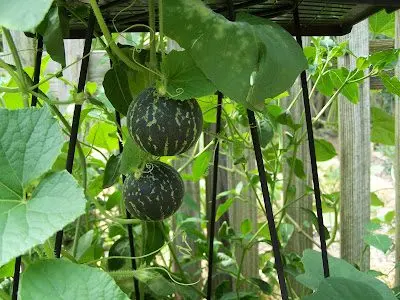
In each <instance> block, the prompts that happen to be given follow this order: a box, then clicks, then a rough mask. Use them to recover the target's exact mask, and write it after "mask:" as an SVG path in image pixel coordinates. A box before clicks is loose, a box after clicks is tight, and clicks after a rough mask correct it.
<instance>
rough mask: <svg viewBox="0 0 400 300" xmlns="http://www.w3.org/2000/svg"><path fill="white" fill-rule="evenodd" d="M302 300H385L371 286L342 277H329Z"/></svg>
mask: <svg viewBox="0 0 400 300" xmlns="http://www.w3.org/2000/svg"><path fill="white" fill-rule="evenodd" d="M303 299H304V300H337V299H346V300H359V299H363V300H385V299H384V298H382V296H381V295H380V294H379V292H378V291H376V289H374V288H373V287H372V286H370V285H368V284H366V283H364V282H360V281H357V280H353V279H350V278H344V277H329V278H325V279H324V280H322V281H321V284H320V285H319V287H318V289H317V291H316V292H315V293H313V294H312V295H310V296H306V297H304V298H303Z"/></svg>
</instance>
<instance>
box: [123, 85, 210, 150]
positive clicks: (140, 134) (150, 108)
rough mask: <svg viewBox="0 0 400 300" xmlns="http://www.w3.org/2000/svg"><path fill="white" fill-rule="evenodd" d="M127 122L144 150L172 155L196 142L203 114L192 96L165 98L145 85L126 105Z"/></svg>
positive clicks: (133, 135) (130, 131) (131, 132)
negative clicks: (180, 99) (127, 107)
mask: <svg viewBox="0 0 400 300" xmlns="http://www.w3.org/2000/svg"><path fill="white" fill-rule="evenodd" d="M127 123H128V129H129V133H130V135H131V136H132V138H133V139H134V140H135V141H136V143H137V144H138V145H139V146H140V147H141V148H142V149H143V150H145V151H147V152H149V153H151V154H153V155H155V156H172V155H177V154H180V153H183V152H185V151H187V150H188V149H190V148H191V147H192V146H193V145H194V144H195V143H196V141H197V140H198V138H199V136H200V134H201V131H202V127H203V115H202V112H201V109H200V106H199V104H198V103H197V101H196V100H195V99H190V100H186V101H179V100H173V99H168V98H166V97H163V96H160V95H158V94H157V91H156V90H155V89H154V88H148V89H146V90H144V91H143V92H142V93H141V94H140V95H139V96H138V97H137V99H136V101H133V102H132V103H131V105H130V106H129V109H128V113H127Z"/></svg>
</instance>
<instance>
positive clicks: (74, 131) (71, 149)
mask: <svg viewBox="0 0 400 300" xmlns="http://www.w3.org/2000/svg"><path fill="white" fill-rule="evenodd" d="M94 23H95V17H94V14H93V11H91V12H90V15H89V20H88V29H87V32H86V38H85V46H84V48H83V56H82V57H83V59H82V65H81V71H80V74H79V81H78V93H80V92H83V90H84V88H85V83H86V75H87V71H88V67H89V55H88V54H89V52H90V48H91V45H92V36H93V29H94ZM81 110H82V105H80V104H76V105H75V109H74V116H73V119H72V126H71V134H70V138H69V145H68V155H67V163H66V166H65V169H66V170H67V171H68V172H69V173H71V174H72V168H73V166H74V157H75V146H76V142H77V139H78V130H79V121H80V117H81ZM63 234H64V232H63V230H60V231H58V232H57V234H56V241H55V245H54V253H55V255H56V257H57V258H60V255H61V246H62V239H63Z"/></svg>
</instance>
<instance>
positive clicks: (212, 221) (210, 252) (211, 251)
mask: <svg viewBox="0 0 400 300" xmlns="http://www.w3.org/2000/svg"><path fill="white" fill-rule="evenodd" d="M217 95H218V106H217V123H216V125H215V134H216V136H217V137H216V138H215V139H214V141H215V149H214V162H213V173H212V179H213V180H212V186H211V210H210V225H209V227H208V280H207V300H211V295H212V277H213V264H214V237H215V214H216V210H217V188H218V163H219V140H218V135H219V133H220V132H221V114H222V98H223V95H222V93H221V92H218V93H217Z"/></svg>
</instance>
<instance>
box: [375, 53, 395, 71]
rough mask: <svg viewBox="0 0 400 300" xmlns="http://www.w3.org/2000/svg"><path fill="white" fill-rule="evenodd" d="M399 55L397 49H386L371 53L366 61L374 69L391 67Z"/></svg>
mask: <svg viewBox="0 0 400 300" xmlns="http://www.w3.org/2000/svg"><path fill="white" fill-rule="evenodd" d="M398 57H399V49H388V50H382V51H377V52H374V53H372V54H371V55H370V56H369V57H368V61H369V63H370V64H372V65H373V68H374V69H375V70H385V69H387V68H390V69H393V67H394V64H395V63H396V62H397V59H398Z"/></svg>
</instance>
